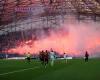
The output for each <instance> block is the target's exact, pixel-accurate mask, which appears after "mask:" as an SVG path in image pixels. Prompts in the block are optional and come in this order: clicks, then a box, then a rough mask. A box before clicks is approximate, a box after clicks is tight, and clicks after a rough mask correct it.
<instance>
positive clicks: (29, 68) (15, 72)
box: [0, 67, 39, 76]
mask: <svg viewBox="0 0 100 80" xmlns="http://www.w3.org/2000/svg"><path fill="white" fill-rule="evenodd" d="M37 68H39V67H34V68H28V69H22V70H16V71H12V72H7V73H2V74H0V76H1V75H6V74H12V73H16V72H22V71H26V70H30V69H33V70H34V69H37Z"/></svg>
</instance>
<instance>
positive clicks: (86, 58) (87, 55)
mask: <svg viewBox="0 0 100 80" xmlns="http://www.w3.org/2000/svg"><path fill="white" fill-rule="evenodd" d="M88 57H89V54H88V52H87V51H86V52H85V62H88Z"/></svg>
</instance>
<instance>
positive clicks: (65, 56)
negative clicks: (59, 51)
mask: <svg viewBox="0 0 100 80" xmlns="http://www.w3.org/2000/svg"><path fill="white" fill-rule="evenodd" d="M64 60H65V62H66V63H67V54H66V53H64Z"/></svg>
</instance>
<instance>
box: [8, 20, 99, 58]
mask: <svg viewBox="0 0 100 80" xmlns="http://www.w3.org/2000/svg"><path fill="white" fill-rule="evenodd" d="M97 28H98V29H97ZM50 33H51V34H50V36H48V37H46V38H42V39H39V40H35V41H34V40H29V41H26V42H21V43H20V45H18V46H16V47H15V48H12V49H9V50H8V52H9V53H19V54H24V53H26V52H30V53H31V54H33V53H38V52H39V51H41V50H50V49H51V48H52V49H53V50H55V51H57V52H59V53H60V54H62V53H64V52H66V53H67V54H69V55H77V56H82V55H84V52H85V51H86V50H87V51H89V53H90V54H91V55H94V54H96V55H99V54H97V53H98V52H100V35H99V34H100V24H96V23H94V22H91V24H90V23H81V22H80V23H78V22H74V23H66V24H64V25H62V27H60V28H57V30H56V31H51V32H50Z"/></svg>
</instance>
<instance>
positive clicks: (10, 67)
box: [0, 59, 100, 80]
mask: <svg viewBox="0 0 100 80" xmlns="http://www.w3.org/2000/svg"><path fill="white" fill-rule="evenodd" d="M0 80H100V59H90V60H89V62H84V60H82V59H72V60H68V63H67V64H65V62H64V60H56V61H55V65H54V66H53V67H51V66H50V64H49V65H48V66H47V67H46V68H44V66H42V65H41V64H40V62H39V61H36V60H33V61H32V62H31V63H27V62H26V61H24V60H0Z"/></svg>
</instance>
